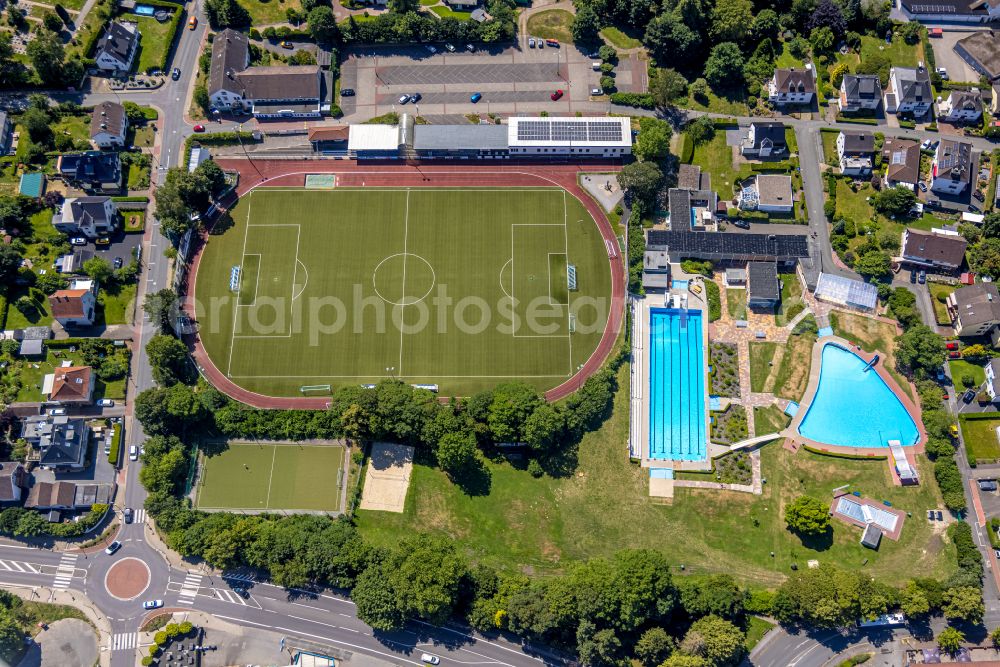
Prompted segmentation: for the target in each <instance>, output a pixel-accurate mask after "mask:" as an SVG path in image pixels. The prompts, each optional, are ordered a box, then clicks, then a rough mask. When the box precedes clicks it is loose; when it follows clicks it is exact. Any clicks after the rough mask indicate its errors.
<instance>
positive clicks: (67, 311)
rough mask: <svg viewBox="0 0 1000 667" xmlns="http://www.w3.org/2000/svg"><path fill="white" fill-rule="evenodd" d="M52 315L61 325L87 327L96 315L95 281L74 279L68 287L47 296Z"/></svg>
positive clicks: (91, 323)
mask: <svg viewBox="0 0 1000 667" xmlns="http://www.w3.org/2000/svg"><path fill="white" fill-rule="evenodd" d="M49 306H50V307H51V309H52V317H54V318H55V319H56V321H57V322H59V324H61V325H62V326H63V327H89V326H91V325H93V324H94V319H95V317H96V315H97V283H96V282H94V281H93V280H74V281H73V282H72V283H71V284H70V286H69V289H61V290H57V291H56V292H54V293H53V294H52V295H51V296H50V297H49Z"/></svg>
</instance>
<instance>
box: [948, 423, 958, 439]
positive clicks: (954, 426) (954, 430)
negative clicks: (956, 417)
mask: <svg viewBox="0 0 1000 667" xmlns="http://www.w3.org/2000/svg"><path fill="white" fill-rule="evenodd" d="M948 432H949V433H951V437H953V438H957V437H958V425H957V424H952V425H951V426H949V427H948Z"/></svg>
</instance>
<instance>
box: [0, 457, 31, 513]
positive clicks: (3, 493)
mask: <svg viewBox="0 0 1000 667" xmlns="http://www.w3.org/2000/svg"><path fill="white" fill-rule="evenodd" d="M28 482H29V476H28V473H27V472H26V471H25V470H24V466H23V465H21V464H20V463H19V462H17V461H4V462H3V463H0V505H13V504H14V503H17V502H19V501H20V500H21V496H22V495H23V494H24V490H25V489H26V488H28Z"/></svg>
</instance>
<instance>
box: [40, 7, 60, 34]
mask: <svg viewBox="0 0 1000 667" xmlns="http://www.w3.org/2000/svg"><path fill="white" fill-rule="evenodd" d="M42 25H44V26H45V28H46V29H47V30H51V31H52V32H54V33H56V34H58V33H59V31H60V30H62V28H63V22H62V19H61V18H59V17H58V16H56V15H55V14H54V13H52V12H45V13H44V14H42Z"/></svg>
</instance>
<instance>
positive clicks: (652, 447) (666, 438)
mask: <svg viewBox="0 0 1000 667" xmlns="http://www.w3.org/2000/svg"><path fill="white" fill-rule="evenodd" d="M703 340H704V339H703V338H702V314H701V311H700V310H678V309H675V308H651V309H650V311H649V343H650V345H649V350H650V351H649V384H650V392H649V397H650V404H649V458H651V459H657V460H670V461H702V460H704V459H705V454H706V443H707V440H708V438H707V434H706V433H705V353H704V343H703Z"/></svg>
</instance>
